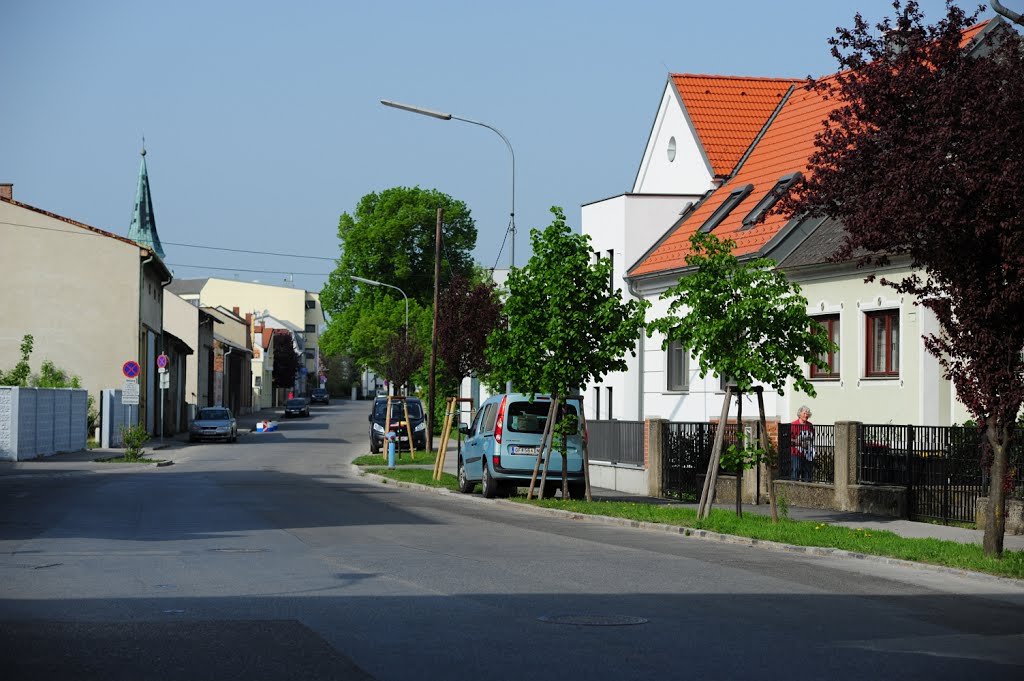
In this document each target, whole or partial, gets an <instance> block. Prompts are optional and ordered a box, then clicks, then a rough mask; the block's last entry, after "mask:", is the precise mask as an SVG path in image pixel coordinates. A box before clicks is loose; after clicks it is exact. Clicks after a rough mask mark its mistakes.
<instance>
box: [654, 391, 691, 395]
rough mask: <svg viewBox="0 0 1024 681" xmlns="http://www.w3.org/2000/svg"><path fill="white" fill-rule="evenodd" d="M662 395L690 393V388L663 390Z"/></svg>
mask: <svg viewBox="0 0 1024 681" xmlns="http://www.w3.org/2000/svg"><path fill="white" fill-rule="evenodd" d="M661 394H662V395H689V394H690V391H689V390H662V391H661Z"/></svg>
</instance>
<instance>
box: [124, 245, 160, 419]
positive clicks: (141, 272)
mask: <svg viewBox="0 0 1024 681" xmlns="http://www.w3.org/2000/svg"><path fill="white" fill-rule="evenodd" d="M147 250H148V249H147ZM155 257H156V255H154V254H153V252H152V251H150V252H149V257H148V258H146V259H145V260H143V261H142V262H141V263H139V326H138V329H139V357H140V358H141V357H142V344H143V343H144V342H145V339H146V336H145V334H144V333H142V289H143V288H144V287H143V284H145V283H146V265H148V264H149V263H151V262H153V258H155ZM146 383H147V384H148V383H149V367H148V366H147V367H146ZM139 393H140V394H141V393H142V391H141V390H140V391H139ZM147 406H148V405H147ZM136 409H138V412H139V423H142V405H141V404H140V405H138V406H137V407H136ZM128 414H129V419H128V427H129V428H130V427H131V425H132V421H131V418H130V416H131V410H130V409H129V410H128Z"/></svg>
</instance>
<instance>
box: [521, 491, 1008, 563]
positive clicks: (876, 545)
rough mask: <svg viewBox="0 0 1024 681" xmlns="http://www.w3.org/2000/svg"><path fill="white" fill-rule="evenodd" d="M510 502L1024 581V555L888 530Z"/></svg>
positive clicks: (636, 507)
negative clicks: (989, 552) (991, 553)
mask: <svg viewBox="0 0 1024 681" xmlns="http://www.w3.org/2000/svg"><path fill="white" fill-rule="evenodd" d="M512 501H518V502H521V503H524V504H533V505H534V506H541V507H544V508H558V509H562V510H564V511H571V512H573V513H581V514H588V515H603V516H611V517H613V518H626V519H629V520H637V521H641V522H648V523H661V524H666V525H678V526H681V527H692V528H694V529H699V530H708V531H710V532H718V533H720V534H730V535H734V536H738V537H748V538H750V539H760V540H764V541H773V542H780V543H783V544H793V545H796V546H820V547H824V548H834V549H843V550H845V551H852V552H855V553H864V554H870V555H873V556H886V557H889V558H898V559H901V560H910V561H915V562H919V563H930V564H932V565H942V566H945V567H951V568H957V569H961V570H973V571H975V572H985V573H988V574H992V575H999V576H1001V577H1013V578H1016V579H1024V551H1004V552H1003V558H1002V560H995V559H993V558H989V557H988V556H986V555H984V552H983V551H982V547H981V546H979V545H977V544H961V543H959V542H954V541H947V540H941V539H915V538H908V537H900V536H899V535H897V534H893V533H892V532H888V531H884V530H882V531H878V530H869V529H863V528H851V527H845V526H842V525H829V524H828V523H816V522H813V521H798V520H788V519H784V520H781V521H780V522H779V524H778V525H773V524H772V521H771V518H769V517H767V516H762V515H757V514H750V513H748V514H744V516H743V517H742V518H737V517H736V514H735V513H733V512H730V511H724V510H721V509H713V510H712V511H711V515H710V516H709V517H708V518H707V519H706V520H697V512H696V511H695V510H693V509H690V508H680V507H678V506H661V505H658V504H638V503H632V502H625V501H592V502H587V501H577V500H573V499H570V500H568V501H562V500H561V499H542V500H532V501H526V499H525V498H524V497H512Z"/></svg>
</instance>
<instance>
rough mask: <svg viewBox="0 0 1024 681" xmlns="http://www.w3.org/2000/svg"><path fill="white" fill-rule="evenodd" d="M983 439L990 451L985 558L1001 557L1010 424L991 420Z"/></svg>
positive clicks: (1011, 431) (1011, 434)
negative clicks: (990, 463)
mask: <svg viewBox="0 0 1024 681" xmlns="http://www.w3.org/2000/svg"><path fill="white" fill-rule="evenodd" d="M985 435H986V437H987V438H988V443H989V445H991V447H992V468H991V470H990V471H989V481H988V508H987V509H985V516H986V518H985V537H984V540H983V546H984V549H985V555H986V556H991V557H992V558H1002V557H1003V533H1004V531H1005V529H1006V487H1005V483H1006V466H1007V458H1008V454H1009V451H1010V441H1011V439H1012V437H1013V424H1012V423H1011V424H1009V425H1007V424H1004V423H1000V422H998V421H997V420H996V419H994V418H990V419H989V420H988V423H987V424H986V426H985Z"/></svg>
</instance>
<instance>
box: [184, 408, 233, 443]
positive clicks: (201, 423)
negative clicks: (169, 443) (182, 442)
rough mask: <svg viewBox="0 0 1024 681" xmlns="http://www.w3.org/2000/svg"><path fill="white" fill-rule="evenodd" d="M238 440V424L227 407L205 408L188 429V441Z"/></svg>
mask: <svg viewBox="0 0 1024 681" xmlns="http://www.w3.org/2000/svg"><path fill="white" fill-rule="evenodd" d="M200 440H224V441H225V442H236V441H237V440H238V423H237V422H236V421H235V417H234V416H232V415H231V410H230V409H228V408H227V407H203V408H202V409H200V410H199V413H198V414H197V415H196V418H195V420H194V421H192V425H191V426H189V429H188V441H189V442H198V441H200Z"/></svg>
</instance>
